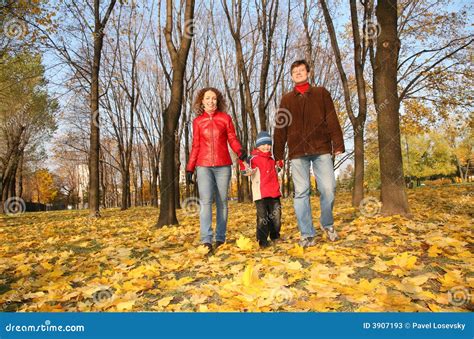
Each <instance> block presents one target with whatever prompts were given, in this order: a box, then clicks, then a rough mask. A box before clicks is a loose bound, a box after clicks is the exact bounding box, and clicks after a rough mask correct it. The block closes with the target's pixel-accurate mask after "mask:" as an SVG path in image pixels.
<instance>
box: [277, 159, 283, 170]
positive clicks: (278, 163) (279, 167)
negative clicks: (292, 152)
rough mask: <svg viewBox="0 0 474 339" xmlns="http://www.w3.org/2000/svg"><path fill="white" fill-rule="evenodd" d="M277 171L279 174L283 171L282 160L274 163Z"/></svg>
mask: <svg viewBox="0 0 474 339" xmlns="http://www.w3.org/2000/svg"><path fill="white" fill-rule="evenodd" d="M276 167H277V171H278V172H280V171H281V170H282V169H283V160H278V161H277V162H276Z"/></svg>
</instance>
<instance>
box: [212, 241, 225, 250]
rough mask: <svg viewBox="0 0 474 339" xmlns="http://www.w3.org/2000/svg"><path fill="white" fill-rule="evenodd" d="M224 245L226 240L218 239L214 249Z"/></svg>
mask: <svg viewBox="0 0 474 339" xmlns="http://www.w3.org/2000/svg"><path fill="white" fill-rule="evenodd" d="M222 245H224V241H216V245H215V247H214V249H215V250H217V249H218V248H219V247H221V246H222Z"/></svg>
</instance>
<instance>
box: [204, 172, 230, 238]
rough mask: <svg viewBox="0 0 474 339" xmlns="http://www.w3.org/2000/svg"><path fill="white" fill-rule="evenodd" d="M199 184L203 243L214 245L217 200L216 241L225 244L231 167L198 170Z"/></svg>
mask: <svg viewBox="0 0 474 339" xmlns="http://www.w3.org/2000/svg"><path fill="white" fill-rule="evenodd" d="M196 173H197V182H198V188H199V203H200V206H201V208H200V212H199V220H200V223H201V242H202V243H208V244H211V243H212V239H213V237H214V233H213V231H212V202H213V200H214V197H215V199H216V214H217V226H216V241H221V242H225V236H226V229H227V190H228V188H229V182H230V176H231V168H230V166H219V167H201V166H198V167H197V168H196Z"/></svg>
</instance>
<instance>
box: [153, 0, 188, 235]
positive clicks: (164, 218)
mask: <svg viewBox="0 0 474 339" xmlns="http://www.w3.org/2000/svg"><path fill="white" fill-rule="evenodd" d="M193 17H194V0H186V8H185V14H184V20H185V21H184V22H185V23H186V25H188V27H187V29H186V31H188V34H184V35H182V36H181V39H180V46H179V49H176V47H175V46H174V44H173V40H172V33H173V32H172V27H173V1H171V0H167V1H166V28H165V38H166V45H167V47H168V52H169V53H170V57H171V62H172V65H173V67H172V68H173V79H172V84H171V98H170V102H169V104H168V107H167V108H166V109H165V110H164V111H163V114H162V118H163V132H162V137H163V140H162V145H163V147H162V152H163V158H162V163H161V185H160V216H159V218H158V223H157V225H156V226H157V227H162V226H164V225H178V219H177V218H176V204H175V194H177V192H176V191H175V185H174V179H175V176H174V173H175V171H176V168H175V133H176V130H177V126H178V121H179V116H180V114H181V104H182V101H183V79H184V76H185V69H186V61H187V58H188V53H189V48H190V46H191V40H192V30H193V26H192V25H193V23H192V21H193ZM189 33H191V34H189Z"/></svg>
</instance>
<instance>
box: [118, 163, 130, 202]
mask: <svg viewBox="0 0 474 339" xmlns="http://www.w3.org/2000/svg"><path fill="white" fill-rule="evenodd" d="M121 175H122V202H121V205H120V210H121V211H125V210H126V209H127V208H129V207H130V205H129V202H130V171H129V170H127V169H122V172H121Z"/></svg>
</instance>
